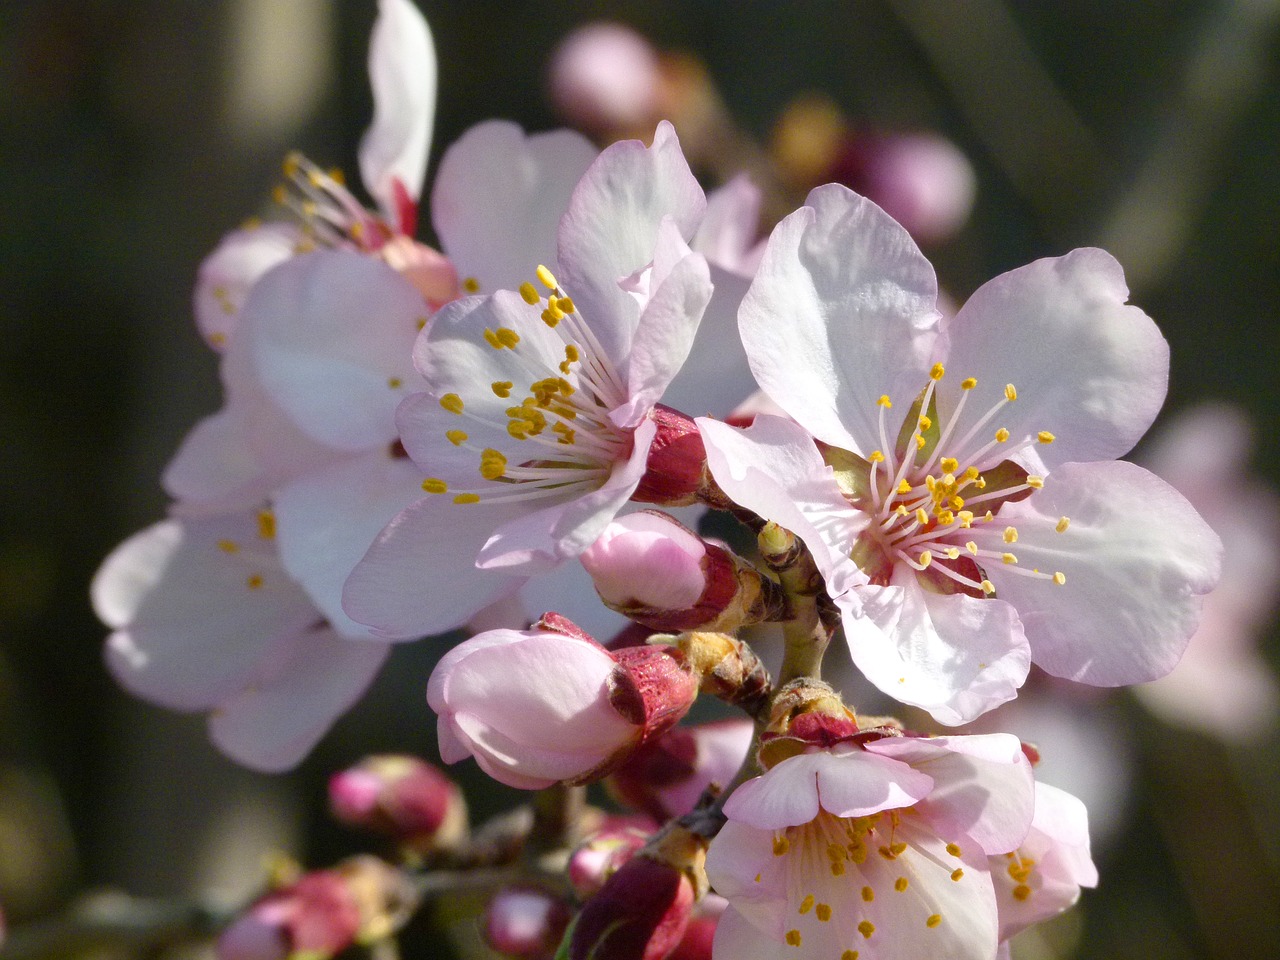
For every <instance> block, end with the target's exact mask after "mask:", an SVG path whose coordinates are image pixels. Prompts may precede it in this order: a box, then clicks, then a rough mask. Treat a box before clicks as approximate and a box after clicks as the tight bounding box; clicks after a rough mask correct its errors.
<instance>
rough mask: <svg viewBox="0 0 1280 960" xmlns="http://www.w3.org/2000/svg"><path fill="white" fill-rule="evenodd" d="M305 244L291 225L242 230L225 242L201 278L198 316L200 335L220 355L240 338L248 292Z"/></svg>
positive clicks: (207, 259) (197, 291)
mask: <svg viewBox="0 0 1280 960" xmlns="http://www.w3.org/2000/svg"><path fill="white" fill-rule="evenodd" d="M301 241H302V231H301V230H300V229H299V228H298V227H297V226H296V225H295V224H292V223H264V224H261V225H259V226H253V227H242V228H241V229H239V230H233V231H232V232H231V233H228V234H227V235H226V236H225V237H223V238H222V241H221V242H220V243H219V244H218V246H217V247H216V248H215V249H214V251H213V253H211V254H209V256H207V257H205V258H204V260H203V261H201V263H200V269H199V271H198V273H197V274H196V289H195V302H194V307H195V315H196V327H197V328H198V329H199V331H200V335H201V336H203V337H204V338H205V340H206V341H207V342H208V343H209V345H210V346H212V347H213V348H214V349H215V350H218V351H221V350H223V349H224V348H225V347H226V345H227V344H228V343H230V342H231V340H232V338H233V337H234V336H235V331H236V325H237V323H238V322H239V320H240V308H241V307H242V306H244V301H245V297H247V296H248V295H249V288H250V287H252V286H253V285H254V284H255V283H257V282H258V278H259V277H261V276H262V275H263V274H264V273H266V272H267V271H268V270H270V269H271V268H272V267H274V266H275V265H276V264H278V263H282V262H283V261H285V260H288V259H289V258H290V257H292V256H293V255H294V253H295V252H296V251H297V248H298V245H299V243H300V242H301Z"/></svg>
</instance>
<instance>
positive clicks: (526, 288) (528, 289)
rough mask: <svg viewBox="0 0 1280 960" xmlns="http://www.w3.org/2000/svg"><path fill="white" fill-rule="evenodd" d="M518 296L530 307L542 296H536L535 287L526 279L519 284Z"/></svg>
mask: <svg viewBox="0 0 1280 960" xmlns="http://www.w3.org/2000/svg"><path fill="white" fill-rule="evenodd" d="M520 296H521V297H522V298H524V302H525V303H527V304H529V306H531V307H532V306H533V305H534V304H535V303H538V302H539V301H540V300H542V297H540V296H538V291H537V289H536V288H535V287H534V285H533V284H532V283H530V282H529V281H528V280H526V281H525V282H524V283H522V284H520Z"/></svg>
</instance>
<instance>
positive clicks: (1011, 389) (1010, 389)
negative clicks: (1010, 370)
mask: <svg viewBox="0 0 1280 960" xmlns="http://www.w3.org/2000/svg"><path fill="white" fill-rule="evenodd" d="M1004 398H1005V399H1006V400H1008V401H1009V402H1010V403H1012V402H1013V401H1014V400H1017V399H1018V388H1017V387H1015V386H1014V385H1013V384H1012V383H1006V384H1005V385H1004Z"/></svg>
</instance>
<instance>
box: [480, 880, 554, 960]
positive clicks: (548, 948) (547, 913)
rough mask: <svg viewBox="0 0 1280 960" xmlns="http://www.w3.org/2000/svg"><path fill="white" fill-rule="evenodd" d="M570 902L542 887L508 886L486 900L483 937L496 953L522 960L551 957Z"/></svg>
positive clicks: (539, 959)
mask: <svg viewBox="0 0 1280 960" xmlns="http://www.w3.org/2000/svg"><path fill="white" fill-rule="evenodd" d="M570 917H571V912H570V910H569V905H568V904H566V903H565V902H564V901H563V900H561V899H560V898H559V897H553V896H552V895H551V894H549V893H546V892H544V891H542V890H535V889H531V888H523V887H508V888H507V889H505V890H499V891H498V893H497V894H495V895H494V897H493V899H492V900H490V901H489V905H488V906H487V907H486V908H485V914H484V939H485V942H486V943H487V944H489V946H491V947H493V949H494V950H497V951H498V952H499V953H504V954H507V955H508V956H511V957H519V958H521V960H550V958H551V957H552V956H553V955H554V954H555V951H556V947H557V946H559V944H560V939H561V938H562V937H563V936H564V931H565V928H566V927H567V926H568V925H569V920H570Z"/></svg>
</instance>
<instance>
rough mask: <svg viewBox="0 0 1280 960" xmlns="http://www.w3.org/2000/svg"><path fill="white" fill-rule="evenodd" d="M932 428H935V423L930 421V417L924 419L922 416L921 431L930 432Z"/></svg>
mask: <svg viewBox="0 0 1280 960" xmlns="http://www.w3.org/2000/svg"><path fill="white" fill-rule="evenodd" d="M932 426H933V421H932V420H930V419H929V418H928V417H923V416H922V417H921V418H920V429H921V430H928V429H929V428H930V427H932Z"/></svg>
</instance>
